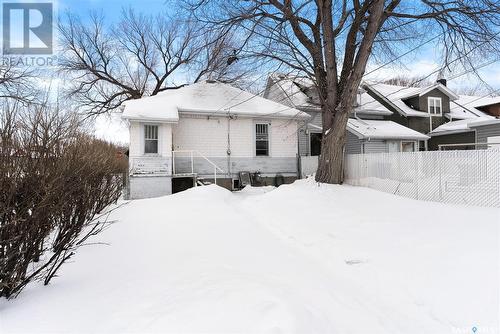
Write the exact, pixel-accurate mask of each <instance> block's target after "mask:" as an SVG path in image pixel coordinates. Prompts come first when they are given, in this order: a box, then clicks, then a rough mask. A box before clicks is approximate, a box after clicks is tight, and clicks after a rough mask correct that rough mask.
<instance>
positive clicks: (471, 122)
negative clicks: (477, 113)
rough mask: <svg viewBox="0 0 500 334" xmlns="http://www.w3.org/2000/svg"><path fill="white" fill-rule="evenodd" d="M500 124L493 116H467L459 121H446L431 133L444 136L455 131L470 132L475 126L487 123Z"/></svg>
mask: <svg viewBox="0 0 500 334" xmlns="http://www.w3.org/2000/svg"><path fill="white" fill-rule="evenodd" d="M495 123H498V124H500V120H499V119H495V118H492V117H475V118H466V119H461V120H458V121H451V122H448V123H444V124H442V125H440V126H438V127H437V128H435V129H434V130H432V132H431V133H430V135H431V136H433V137H435V136H443V135H449V134H453V133H462V132H470V131H472V130H473V129H472V128H474V127H477V126H481V125H485V124H495Z"/></svg>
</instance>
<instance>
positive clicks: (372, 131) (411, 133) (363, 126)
mask: <svg viewBox="0 0 500 334" xmlns="http://www.w3.org/2000/svg"><path fill="white" fill-rule="evenodd" d="M347 130H348V131H349V132H351V133H353V134H355V135H356V136H357V137H358V138H361V139H407V140H427V139H429V136H426V135H424V134H422V133H420V132H417V131H415V130H412V129H410V128H407V127H406V126H403V125H401V124H398V123H396V122H393V121H379V120H361V119H357V118H349V120H348V121H347Z"/></svg>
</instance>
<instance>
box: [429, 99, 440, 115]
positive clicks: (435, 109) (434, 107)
mask: <svg viewBox="0 0 500 334" xmlns="http://www.w3.org/2000/svg"><path fill="white" fill-rule="evenodd" d="M427 102H428V104H427V105H428V109H429V110H428V111H429V114H431V115H442V109H443V108H442V104H441V98H440V97H429V98H427Z"/></svg>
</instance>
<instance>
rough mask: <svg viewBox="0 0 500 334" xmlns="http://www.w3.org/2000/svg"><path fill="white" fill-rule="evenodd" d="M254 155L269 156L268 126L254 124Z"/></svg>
mask: <svg viewBox="0 0 500 334" xmlns="http://www.w3.org/2000/svg"><path fill="white" fill-rule="evenodd" d="M255 155H256V156H269V124H267V123H257V124H255Z"/></svg>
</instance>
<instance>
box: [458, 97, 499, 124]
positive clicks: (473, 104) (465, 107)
mask: <svg viewBox="0 0 500 334" xmlns="http://www.w3.org/2000/svg"><path fill="white" fill-rule="evenodd" d="M497 103H500V96H497V97H478V96H470V95H460V96H459V98H458V100H455V101H451V102H450V117H451V119H466V118H477V117H489V118H493V116H491V115H488V114H487V113H485V112H483V111H481V110H479V109H477V108H480V107H484V106H488V105H492V104H497Z"/></svg>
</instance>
